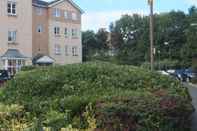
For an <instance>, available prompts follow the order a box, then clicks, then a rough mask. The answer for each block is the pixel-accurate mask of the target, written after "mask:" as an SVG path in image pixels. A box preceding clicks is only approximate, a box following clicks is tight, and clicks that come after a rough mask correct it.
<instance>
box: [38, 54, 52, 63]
mask: <svg viewBox="0 0 197 131" xmlns="http://www.w3.org/2000/svg"><path fill="white" fill-rule="evenodd" d="M54 62H55V61H54V60H53V59H52V58H51V57H49V56H42V57H40V58H38V59H37V60H36V61H35V63H36V64H53V63H54Z"/></svg>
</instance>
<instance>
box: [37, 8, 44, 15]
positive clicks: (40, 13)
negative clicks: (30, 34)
mask: <svg viewBox="0 0 197 131" xmlns="http://www.w3.org/2000/svg"><path fill="white" fill-rule="evenodd" d="M42 13H43V10H42V8H39V7H37V8H36V14H37V15H42Z"/></svg>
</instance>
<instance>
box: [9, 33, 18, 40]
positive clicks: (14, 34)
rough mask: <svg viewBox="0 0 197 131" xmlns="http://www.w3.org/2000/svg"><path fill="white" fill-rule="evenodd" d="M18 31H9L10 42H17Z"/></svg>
mask: <svg viewBox="0 0 197 131" xmlns="http://www.w3.org/2000/svg"><path fill="white" fill-rule="evenodd" d="M16 33H17V31H8V42H16Z"/></svg>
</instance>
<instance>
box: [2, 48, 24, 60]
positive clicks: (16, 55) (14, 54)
mask: <svg viewBox="0 0 197 131" xmlns="http://www.w3.org/2000/svg"><path fill="white" fill-rule="evenodd" d="M1 58H2V59H26V58H27V57H26V56H24V55H22V54H21V53H20V52H19V50H17V49H8V50H7V51H6V52H5V54H4V55H2V56H1Z"/></svg>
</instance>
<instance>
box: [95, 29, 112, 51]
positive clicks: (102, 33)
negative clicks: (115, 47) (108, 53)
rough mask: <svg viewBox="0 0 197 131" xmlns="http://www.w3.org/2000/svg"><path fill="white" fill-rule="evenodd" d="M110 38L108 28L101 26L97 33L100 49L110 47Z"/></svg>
mask: <svg viewBox="0 0 197 131" xmlns="http://www.w3.org/2000/svg"><path fill="white" fill-rule="evenodd" d="M108 38H109V33H108V32H107V31H106V29H103V28H101V29H99V30H98V32H97V33H96V39H97V44H98V50H107V49H109V46H108Z"/></svg>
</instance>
